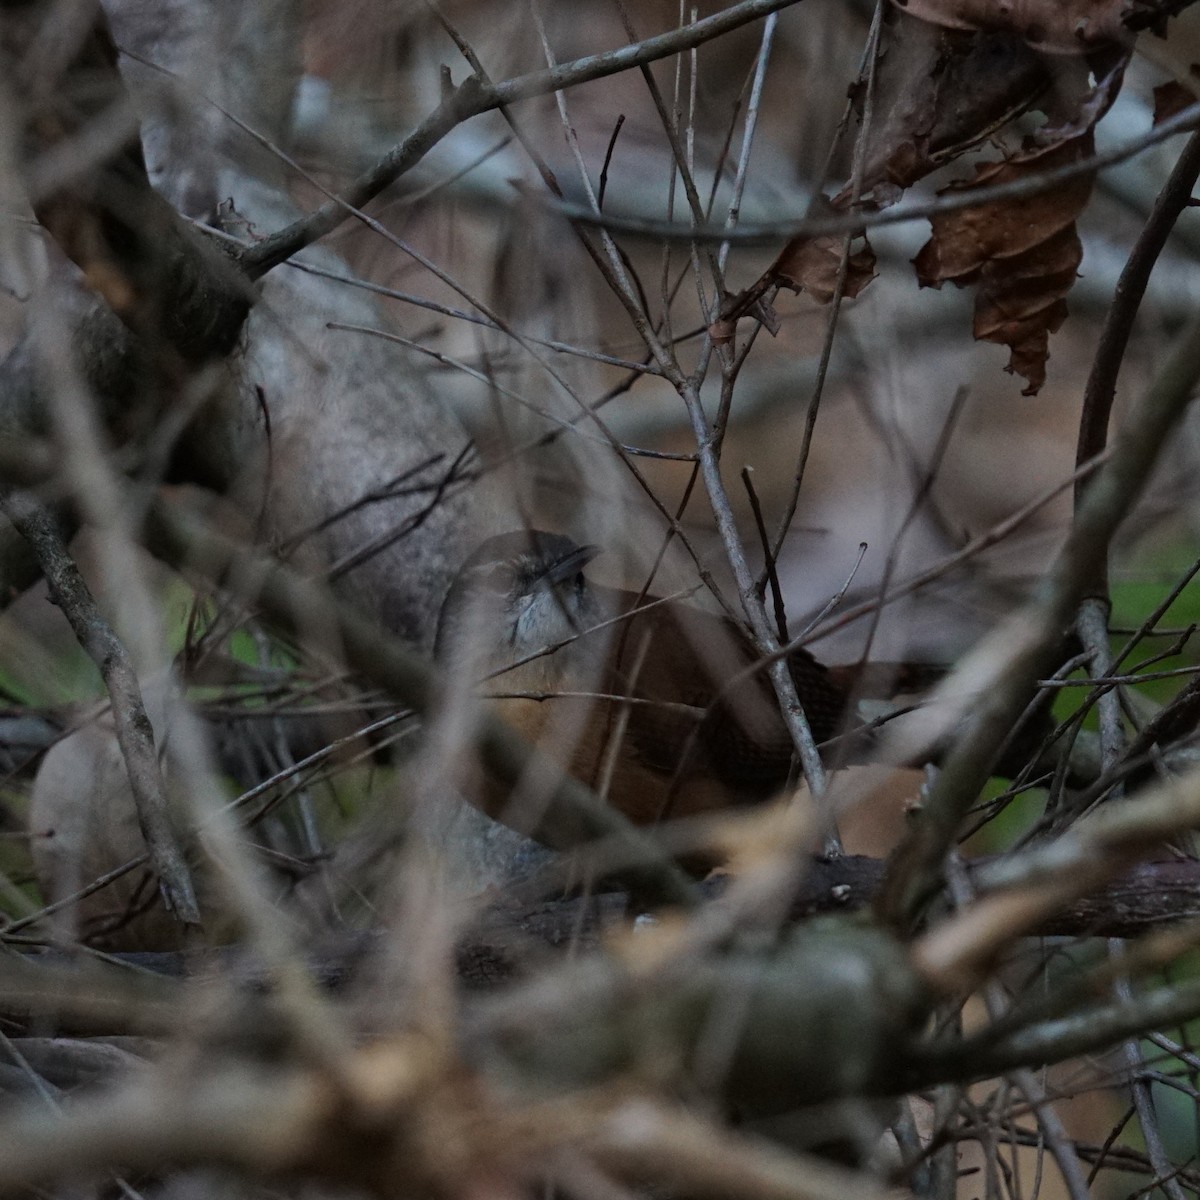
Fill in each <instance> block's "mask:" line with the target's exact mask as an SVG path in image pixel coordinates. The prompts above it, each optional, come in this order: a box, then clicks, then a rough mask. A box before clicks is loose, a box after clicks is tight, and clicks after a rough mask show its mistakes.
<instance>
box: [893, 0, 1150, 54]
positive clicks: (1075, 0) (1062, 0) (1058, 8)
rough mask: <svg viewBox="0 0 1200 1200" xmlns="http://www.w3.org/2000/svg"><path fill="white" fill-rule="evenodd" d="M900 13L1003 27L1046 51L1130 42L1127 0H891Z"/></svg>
mask: <svg viewBox="0 0 1200 1200" xmlns="http://www.w3.org/2000/svg"><path fill="white" fill-rule="evenodd" d="M892 2H893V3H894V4H895V5H896V6H897V7H899V8H901V9H903V10H904V11H905V12H907V13H909V14H911V15H912V16H914V17H917V18H918V19H919V20H922V21H929V22H930V23H931V24H934V25H940V26H942V27H943V28H946V29H972V30H973V29H986V30H1008V31H1010V32H1012V33H1015V34H1017V36H1018V37H1021V38H1023V39H1024V40H1025V41H1026V42H1027V43H1028V44H1029V45H1030V46H1032V47H1033V48H1034V49H1036V50H1040V51H1042V52H1044V53H1048V54H1090V53H1091V52H1092V51H1093V50H1097V49H1100V48H1101V47H1106V46H1124V47H1128V46H1132V45H1133V40H1134V35H1133V34H1132V33H1131V32H1130V31H1129V29H1128V28H1127V27H1126V25H1125V17H1126V16H1127V14H1128V13H1129V11H1130V10H1131V8H1132V4H1131V3H1130V2H1129V0H892Z"/></svg>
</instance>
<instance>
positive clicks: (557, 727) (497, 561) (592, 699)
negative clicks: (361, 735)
mask: <svg viewBox="0 0 1200 1200" xmlns="http://www.w3.org/2000/svg"><path fill="white" fill-rule="evenodd" d="M599 553H600V550H599V548H598V547H596V546H592V545H580V544H578V543H576V542H575V541H573V540H572V539H571V538H569V537H566V536H564V535H562V534H557V533H549V532H545V531H542V530H533V529H530V530H518V531H514V532H510V533H504V534H499V535H496V536H493V537H489V538H488V539H486V540H485V541H484V542H483V543H482V544H481V545H480V546H479V547H478V548H477V549H476V550H475V551H474V552H473V553H472V554H471V555H470V556H469V557H468V558H467V560H466V561H465V562H464V563H463V565H462V567H461V568H460V569H459V571H458V573H457V574H456V575H455V577H454V579H453V582H452V583H451V585H450V588H449V590H448V592H447V594H446V598H445V600H444V602H443V604H442V607H441V612H440V615H439V620H438V629H437V635H436V640H435V648H434V654H435V658H436V659H437V660H438V661H439V662H440V663H442V664H444V665H445V666H446V667H447V669H449V670H451V671H454V672H456V673H457V672H467V673H468V674H469V676H470V677H471V678H473V679H485V681H486V682H485V684H484V691H485V694H486V695H487V696H488V697H489V699H488V703H489V704H491V705H494V707H495V711H496V712H497V713H498V714H499V715H500V716H501V717H503V718H504V719H505V720H506V721H507V722H508V723H509V724H510V725H511V726H512V727H514V728H515V729H516V730H517V731H518V732H519V733H521V734H522V735H524V737H525V738H526V739H527V740H528V741H530V742H532V743H536V744H537V745H538V746H539V747H540V748H541V749H542V750H543V751H545V752H546V753H547V754H549V755H550V756H551V757H552V758H554V759H555V760H557V762H558V763H559V764H560V765H561V766H562V767H563V769H564V770H566V771H568V772H569V773H570V774H571V775H573V776H575V777H576V778H577V779H579V780H580V781H581V782H583V783H585V784H587V785H588V786H590V787H592V788H593V789H595V790H596V791H597V792H599V793H600V794H601V795H603V796H604V797H605V798H606V800H607V801H608V803H609V804H611V805H612V806H613V807H615V808H617V809H619V810H620V811H621V812H623V813H624V814H625V815H626V816H627V817H629V818H630V819H631V820H632V821H634V822H635V823H638V824H642V825H645V824H653V823H656V822H658V821H662V820H665V819H667V818H677V817H687V816H695V815H699V814H702V813H708V812H713V811H716V810H720V809H725V808H730V807H735V806H741V805H745V804H751V803H756V802H759V801H763V800H766V799H769V798H771V797H773V796H775V795H777V794H779V792H780V791H781V790H782V789H783V787H784V786H785V784H786V782H787V780H788V776H789V772H790V770H791V767H792V758H793V752H794V745H793V742H792V739H791V737H790V735H789V733H788V730H787V727H786V725H785V724H784V721H783V718H782V716H781V715H780V711H779V707H778V702H777V700H776V697H775V692H774V689H773V688H772V686H771V684H770V681H769V680H768V678H767V674H766V671H765V670H764V669H761V667H759V668H758V669H756V666H757V665H758V664H759V655H758V653H757V651H756V649H755V647H754V644H753V643H752V641H751V640H750V638H749V636H748V635H747V634H746V633H745V631H744V630H743V629H742V628H741V627H740V626H739V625H738V624H737V623H736V622H735V621H733V620H732V619H730V618H729V617H727V616H724V615H719V614H715V613H711V612H708V611H706V610H705V609H703V608H700V607H699V606H698V605H695V604H691V603H687V602H686V601H684V600H679V599H666V600H663V599H657V600H656V599H655V598H653V597H646V598H643V597H642V596H641V595H640V594H639V593H636V592H632V591H625V590H622V589H619V588H612V587H607V586H603V585H601V584H598V583H596V582H594V581H592V580H590V579H589V578H588V577H587V575H586V574H585V568H586V567H587V566H588V564H589V563H590V562H591V561H592V560H593V559H594V558H595V557H596V556H597V554H599ZM787 661H788V666H789V668H790V671H791V675H792V678H793V680H794V681H795V684H796V690H797V692H798V694H799V698H800V703H801V706H802V707H803V709H804V713H805V716H806V717H807V719H808V722H809V725H810V727H811V729H812V731H813V735H814V737H815V739H816V740H817V742H818V743H821V742H827V741H829V740H830V739H832V738H834V737H835V736H836V735H837V734H838V733H839V732H843V731H844V730H845V729H846V728H848V727H852V726H854V725H856V724H860V723H859V722H856V721H855V720H854V718H853V717H852V716H851V715H850V704H849V697H850V692H849V688H848V687H847V686H846V684H845V683H843V682H842V681H840V680H839V679H838V678H837V676H836V674H835V673H834V672H831V670H830V669H829V668H827V667H825V666H823V665H822V664H821V663H820V662H818V661H817V659H816V658H814V657H813V655H811V654H810V653H809V652H808V651H806V650H803V649H797V650H793V651H791V652H790V653H789V655H788V659H787ZM460 678H461V676H460ZM469 798H470V799H472V800H473V802H475V803H477V804H479V806H480V807H482V808H484V809H485V811H487V812H488V813H489V815H491V816H493V817H496V818H497V819H499V820H504V809H505V805H506V801H507V797H506V795H505V793H504V790H503V789H501V788H499V787H498V786H496V785H494V784H486V783H485V784H484V786H483V787H482V788H481V789H480V794H479V795H477V796H475V795H473V796H470V797H469Z"/></svg>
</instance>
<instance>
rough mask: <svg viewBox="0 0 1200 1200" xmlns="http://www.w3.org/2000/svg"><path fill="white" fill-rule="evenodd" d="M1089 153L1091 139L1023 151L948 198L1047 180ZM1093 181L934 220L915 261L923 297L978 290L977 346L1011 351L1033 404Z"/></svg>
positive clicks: (1078, 253) (1012, 366)
mask: <svg viewBox="0 0 1200 1200" xmlns="http://www.w3.org/2000/svg"><path fill="white" fill-rule="evenodd" d="M1091 152H1092V137H1091V133H1090V131H1089V132H1087V133H1086V134H1083V135H1081V136H1075V137H1072V138H1070V139H1069V140H1067V141H1063V142H1058V143H1056V144H1054V145H1050V146H1046V147H1041V148H1037V149H1033V150H1028V149H1027V150H1026V151H1024V152H1022V153H1021V154H1016V155H1014V156H1013V157H1011V158H1009V159H1006V160H1005V161H1003V162H999V163H988V164H986V165H984V166H981V167H978V168H977V169H976V173H975V178H974V179H972V180H970V181H969V182H960V183H956V184H951V185H950V186H949V187H948V188H946V189H944V191H943V193H942V194H943V195H944V194H947V193H961V192H963V191H974V190H978V189H980V188H983V187H989V186H992V185H994V184H1001V183H1009V182H1013V181H1016V180H1018V179H1026V178H1030V177H1032V176H1036V175H1042V174H1045V173H1046V172H1048V171H1054V170H1055V169H1057V168H1060V167H1063V166H1066V165H1068V164H1070V163H1074V162H1077V161H1079V160H1080V159H1082V158H1085V157H1087V156H1088V155H1090V154H1091ZM1092 182H1093V176H1092V175H1091V174H1087V175H1077V176H1074V177H1073V178H1068V179H1065V180H1063V181H1062V183H1061V185H1060V186H1058V187H1056V188H1052V189H1049V190H1047V191H1045V192H1042V193H1040V194H1039V195H1037V196H1033V197H1028V198H1026V199H1024V200H995V201H992V202H991V203H988V204H981V205H979V206H977V207H975V208H969V209H963V210H959V211H957V212H946V213H939V214H936V215H935V216H934V217H933V219H932V221H931V222H930V224H931V225H932V227H933V233H932V236H931V237H930V239H929V241H928V242H926V243H925V245H924V246H923V247H922V248H921V251H920V253H919V254H918V255H917V257H916V258H915V259H914V264H915V266H916V269H917V278H918V280H919V281H920V283H921V286H922V287H940V286H941V285H942V284H943V283H944V282H946V281H947V280H949V281H951V282H953V283H955V284H957V285H958V286H959V287H965V286H967V285H968V284H977V285H978V290H977V293H976V298H975V330H974V332H975V337H976V339H978V340H982V341H989V342H997V343H999V344H1000V345H1005V346H1008V347H1009V348H1010V350H1011V351H1012V354H1011V356H1010V358H1009V363H1008V366H1007V368H1006V369H1007V370H1009V371H1013V372H1016V373H1017V374H1019V375H1021V376H1023V377H1024V378H1025V379H1026V380H1027V382H1028V386H1027V387H1026V388H1025V390H1024V392H1023V394H1024V395H1027V396H1032V395H1035V394H1036V393H1037V392H1038V390H1039V389H1040V388H1041V386H1042V384H1043V382H1044V381H1045V377H1046V359H1047V358H1048V357H1049V337H1050V334H1051V333H1054V332H1055V331H1056V330H1057V329H1058V328H1059V326H1060V325H1061V324H1062V323H1063V320H1064V319H1065V317H1066V315H1067V306H1066V294H1067V292H1069V291H1070V289H1071V286H1072V284H1073V283H1074V281H1075V278H1076V275H1077V272H1078V268H1079V263H1080V259H1081V257H1082V254H1083V249H1082V245H1081V243H1080V241H1079V236H1078V234H1077V233H1076V231H1075V218H1076V217H1077V216H1078V215H1079V213H1080V212H1081V211H1082V210H1083V207H1084V205H1086V204H1087V201H1088V197H1089V196H1090V195H1091V191H1092Z"/></svg>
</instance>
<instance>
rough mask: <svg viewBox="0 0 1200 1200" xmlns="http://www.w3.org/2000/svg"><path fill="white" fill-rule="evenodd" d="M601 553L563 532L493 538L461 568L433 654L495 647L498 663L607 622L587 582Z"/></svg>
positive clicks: (449, 594) (519, 533) (444, 610)
mask: <svg viewBox="0 0 1200 1200" xmlns="http://www.w3.org/2000/svg"><path fill="white" fill-rule="evenodd" d="M598 553H599V550H598V548H597V547H595V546H581V545H579V544H578V543H577V542H574V541H572V540H571V539H570V538H569V537H565V536H563V535H562V534H558V533H545V532H543V531H541V530H536V529H530V530H517V531H516V532H513V533H502V534H500V535H498V536H496V537H490V538H488V539H487V540H486V541H485V542H483V543H482V544H481V545H480V546H479V548H478V549H477V550H475V552H474V553H473V554H472V555H471V556H470V557H469V558H468V559H467V560H466V562H464V563H463V565H462V567H461V568H460V569H459V572H458V574H457V575H456V576H455V579H454V582H453V583H452V584H451V585H450V590H449V591H448V592H447V593H446V599H445V601H444V602H443V604H442V610H441V615H440V616H439V619H438V632H437V642H436V646H435V653H436V654H437V655H438V657H444V656H445V655H446V654H447V653H448V652H455V653H457V652H458V647H460V646H469V645H470V644H472V643H474V644H475V646H476V647H479V646H480V645H481V644H482V645H486V646H489V647H494V653H490V654H487V655H484V656H483V657H485V658H489V659H491V660H492V661H493V664H494V665H498V664H499V663H500V662H502V661H509V662H511V661H513V660H515V659H517V658H520V657H521V656H523V655H525V654H530V653H533V652H534V651H536V650H540V649H542V648H544V647H546V646H552V645H554V644H555V643H557V642H560V641H563V640H565V639H568V638H571V637H573V636H574V635H576V634H578V633H580V632H582V631H583V630H585V629H587V628H589V627H590V626H592V625H595V624H596V623H597V622H598V621H600V620H603V617H604V614H603V613H602V612H601V611H600V609H599V606H598V605H597V604H596V601H595V598H594V596H593V595H592V593H591V590H590V589H589V586H588V583H587V580H586V579H584V577H583V568H584V567H585V566H586V565H587V564H588V563H589V562H590V561H591V560H592V559H593V558H595V557H596V555H597V554H598Z"/></svg>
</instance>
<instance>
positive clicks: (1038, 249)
mask: <svg viewBox="0 0 1200 1200" xmlns="http://www.w3.org/2000/svg"><path fill="white" fill-rule="evenodd" d="M1082 256H1083V244H1082V243H1081V242H1080V240H1079V234H1078V233H1077V232H1076V230H1075V226H1074V225H1071V226H1070V227H1069V228H1067V229H1064V230H1062V232H1061V233H1058V234H1055V235H1054V237H1052V238H1050V239H1049V240H1048V241H1046V242H1043V243H1042V244H1041V245H1038V246H1034V247H1033V248H1032V249H1031V250H1029V251H1027V252H1026V253H1025V254H1022V255H1018V256H1017V257H1016V258H1015V259H1004V260H1002V261H999V262H995V263H989V264H988V266H987V267H985V268H984V270H983V272H982V273H981V278H980V282H979V292H978V295H977V297H976V300H975V323H974V333H975V338H976V340H978V341H984V342H996V343H998V344H999V345H1002V346H1008V347H1009V349H1010V351H1011V353H1010V355H1009V360H1008V365H1007V366H1006V367H1005V368H1004V369H1005V370H1006V371H1008V372H1009V373H1010V374H1016V375H1020V376H1022V377H1023V378H1024V379H1026V380H1027V381H1028V384H1027V386H1026V387H1025V388H1024V389H1022V392H1021V394H1022V395H1023V396H1035V395H1037V393H1038V392H1039V391H1040V390H1041V386H1042V384H1043V383H1045V382H1046V360H1047V359H1048V358H1049V357H1050V335H1051V334H1052V333H1057V332H1058V329H1059V327H1060V326H1061V325H1062V323H1063V321H1065V320H1066V317H1067V302H1066V299H1065V297H1066V294H1067V292H1069V291H1070V290H1071V287H1072V285H1073V284H1074V282H1075V279H1076V277H1077V274H1078V267H1079V261H1080V259H1081V258H1082Z"/></svg>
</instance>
